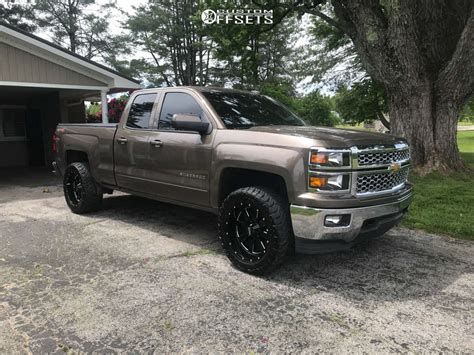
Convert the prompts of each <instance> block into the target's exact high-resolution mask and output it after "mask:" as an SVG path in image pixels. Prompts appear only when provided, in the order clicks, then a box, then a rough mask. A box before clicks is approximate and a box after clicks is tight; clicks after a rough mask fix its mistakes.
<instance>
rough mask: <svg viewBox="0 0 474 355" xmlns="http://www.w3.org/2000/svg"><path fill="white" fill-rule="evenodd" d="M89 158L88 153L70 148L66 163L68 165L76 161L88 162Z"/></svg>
mask: <svg viewBox="0 0 474 355" xmlns="http://www.w3.org/2000/svg"><path fill="white" fill-rule="evenodd" d="M88 161H89V158H88V157H87V154H86V153H84V152H81V151H79V150H68V151H67V152H66V163H67V165H69V164H71V163H76V162H88Z"/></svg>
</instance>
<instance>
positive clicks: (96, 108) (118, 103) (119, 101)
mask: <svg viewBox="0 0 474 355" xmlns="http://www.w3.org/2000/svg"><path fill="white" fill-rule="evenodd" d="M131 93H132V92H131V91H129V92H128V93H127V94H125V95H122V96H120V97H118V98H112V99H110V100H109V102H108V103H107V107H108V116H109V122H110V123H117V122H119V121H120V117H122V112H123V110H125V106H126V105H127V102H128V99H129V98H130V94H131ZM86 121H87V123H98V122H102V107H101V105H100V103H97V102H92V103H91V104H90V105H89V106H88V107H87V109H86Z"/></svg>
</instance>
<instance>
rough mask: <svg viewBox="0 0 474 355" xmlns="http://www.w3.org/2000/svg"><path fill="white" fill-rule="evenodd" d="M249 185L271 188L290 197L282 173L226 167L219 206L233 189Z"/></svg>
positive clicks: (220, 183)
mask: <svg viewBox="0 0 474 355" xmlns="http://www.w3.org/2000/svg"><path fill="white" fill-rule="evenodd" d="M248 186H262V187H267V188H271V189H272V190H273V191H275V192H277V193H278V194H279V195H281V196H284V197H285V198H288V191H287V189H286V184H285V180H284V179H283V178H282V177H281V176H280V175H277V174H272V173H267V172H264V171H258V170H250V169H240V168H226V169H224V171H223V172H222V174H221V178H220V181H219V206H220V205H221V203H222V201H224V199H225V198H226V197H227V195H229V194H230V193H231V192H232V191H235V190H237V189H240V188H242V187H248Z"/></svg>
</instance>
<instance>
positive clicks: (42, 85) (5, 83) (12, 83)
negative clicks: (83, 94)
mask: <svg viewBox="0 0 474 355" xmlns="http://www.w3.org/2000/svg"><path fill="white" fill-rule="evenodd" d="M1 86H21V87H29V88H47V89H77V90H94V91H95V90H97V91H102V90H106V91H108V89H109V87H107V86H85V85H69V84H45V83H26V82H22V81H0V87H1Z"/></svg>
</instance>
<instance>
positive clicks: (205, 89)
mask: <svg viewBox="0 0 474 355" xmlns="http://www.w3.org/2000/svg"><path fill="white" fill-rule="evenodd" d="M166 89H191V90H195V91H199V92H211V91H220V92H229V93H230V92H233V93H241V94H253V95H260V93H259V92H257V91H246V90H239V89H230V88H223V87H217V86H191V85H187V86H169V87H161V88H149V89H141V90H137V91H157V90H166Z"/></svg>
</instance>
